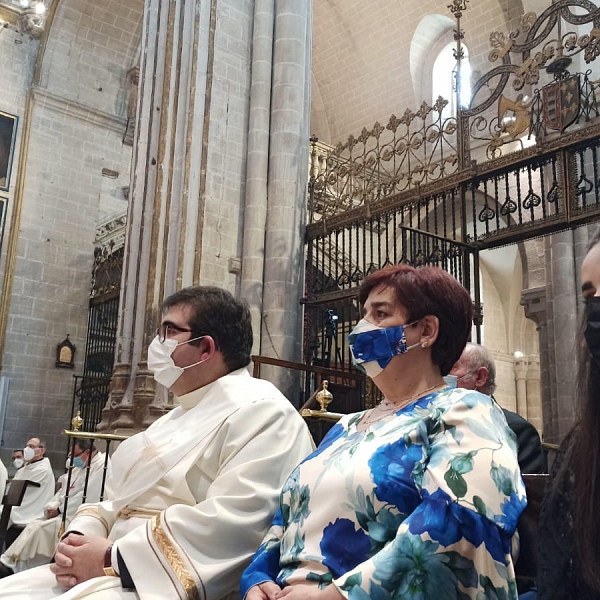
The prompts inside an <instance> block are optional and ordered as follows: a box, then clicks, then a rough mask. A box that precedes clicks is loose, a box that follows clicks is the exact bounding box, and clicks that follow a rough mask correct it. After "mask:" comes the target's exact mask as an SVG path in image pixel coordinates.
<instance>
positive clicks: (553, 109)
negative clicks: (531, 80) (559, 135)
mask: <svg viewBox="0 0 600 600" xmlns="http://www.w3.org/2000/svg"><path fill="white" fill-rule="evenodd" d="M579 95H580V85H579V74H575V75H569V77H565V78H564V79H558V80H556V81H553V82H552V83H549V84H548V85H546V86H544V87H543V88H542V98H543V103H544V121H545V124H546V127H547V128H548V129H556V130H558V131H560V132H563V131H564V130H565V129H566V128H567V127H568V126H569V125H571V124H572V123H573V122H574V121H575V119H577V116H578V115H579Z"/></svg>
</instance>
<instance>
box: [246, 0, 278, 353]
mask: <svg viewBox="0 0 600 600" xmlns="http://www.w3.org/2000/svg"><path fill="white" fill-rule="evenodd" d="M274 21H275V0H255V4H254V32H253V36H252V85H251V88H250V115H249V122H248V163H247V167H246V206H245V211H244V245H243V255H242V281H241V290H240V291H241V295H242V297H243V298H245V299H246V300H247V301H248V304H249V306H250V312H251V314H252V329H253V332H254V348H253V351H254V353H260V348H261V344H260V334H261V320H262V306H263V273H264V268H265V228H266V223H267V185H268V174H269V133H270V126H271V73H272V69H273V29H274Z"/></svg>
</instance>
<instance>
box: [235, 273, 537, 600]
mask: <svg viewBox="0 0 600 600" xmlns="http://www.w3.org/2000/svg"><path fill="white" fill-rule="evenodd" d="M359 300H360V304H361V306H362V307H363V313H364V318H363V319H362V320H361V321H359V323H358V324H357V326H356V328H355V329H354V331H353V332H352V333H351V335H350V338H349V343H350V346H351V350H352V355H353V359H354V362H355V364H356V366H357V367H358V368H359V369H362V370H364V371H365V372H366V374H367V375H368V376H369V377H371V378H372V379H373V382H374V383H375V385H376V386H377V387H378V388H379V390H380V391H381V392H382V394H383V396H384V399H383V401H382V402H381V403H380V404H379V405H378V406H376V407H375V408H372V409H370V410H367V411H364V412H360V413H357V414H353V415H346V416H344V417H343V418H342V420H341V421H340V422H339V423H338V424H336V425H335V426H334V427H333V428H332V429H331V430H330V432H329V433H328V435H327V436H326V437H325V439H324V440H323V442H322V443H321V445H320V446H319V448H317V450H316V451H315V452H313V454H311V455H310V456H309V457H308V458H307V459H306V460H305V461H304V462H303V463H302V464H300V465H299V466H298V467H297V468H296V469H295V470H294V472H293V473H292V474H291V475H290V477H289V478H288V481H287V482H286V484H285V486H284V488H283V490H282V493H281V498H280V509H279V511H278V513H277V514H276V516H275V519H274V522H273V526H272V528H271V530H270V531H269V533H268V535H267V537H266V539H265V540H264V542H263V544H262V545H261V547H260V548H259V549H258V551H257V553H256V554H255V556H254V558H253V560H252V562H251V564H250V566H249V567H248V568H247V569H246V571H245V573H244V575H243V577H242V584H241V591H242V594H245V598H246V599H247V600H275V599H278V598H284V597H285V598H287V599H288V600H295V599H298V600H311V599H313V598H314V599H317V598H319V599H322V600H329V599H331V600H337V599H339V598H350V599H352V600H354V599H357V600H361V599H368V598H372V599H375V600H379V599H381V600H383V599H388V598H389V599H391V598H407V599H412V598H414V599H415V600H416V599H419V600H427V599H430V600H433V599H435V600H438V599H442V600H446V599H456V600H466V599H467V598H476V597H477V598H496V597H497V598H507V599H514V598H516V597H517V592H516V585H515V576H514V569H513V564H512V560H511V555H510V549H511V537H512V535H513V534H514V531H515V528H516V525H517V520H518V518H519V515H520V514H521V512H522V510H523V509H524V507H525V504H526V501H525V491H524V487H523V483H522V480H521V476H520V472H519V467H518V463H517V451H516V442H515V440H514V437H513V436H512V434H511V433H510V430H509V429H508V427H507V425H506V421H505V419H504V416H503V413H502V410H501V409H500V408H499V407H498V405H497V404H496V403H495V402H494V401H493V400H492V399H491V398H490V397H489V396H485V395H483V394H480V393H478V392H474V391H469V390H463V389H455V388H452V387H450V386H448V385H447V384H446V383H445V381H444V379H443V376H444V375H446V374H447V373H448V372H449V371H450V369H451V368H452V366H453V365H454V363H455V362H456V361H457V360H458V358H459V357H460V355H461V352H462V350H463V348H464V346H465V343H466V341H467V338H468V336H469V333H470V330H471V298H470V296H469V294H468V292H467V291H466V290H465V288H464V287H462V286H461V285H460V284H459V283H458V282H457V281H456V280H455V279H454V278H453V277H452V276H451V275H449V274H448V273H446V272H445V271H443V270H441V269H438V268H434V267H423V268H419V269H415V268H413V267H409V266H406V265H399V266H391V267H387V268H385V269H382V270H380V271H377V272H375V273H373V274H371V275H369V276H368V277H367V278H366V279H365V280H364V281H363V283H362V285H361V287H360V291H359Z"/></svg>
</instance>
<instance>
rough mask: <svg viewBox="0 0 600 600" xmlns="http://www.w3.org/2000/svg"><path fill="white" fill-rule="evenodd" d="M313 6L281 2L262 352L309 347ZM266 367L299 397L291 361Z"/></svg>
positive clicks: (282, 353)
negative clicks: (305, 337)
mask: <svg viewBox="0 0 600 600" xmlns="http://www.w3.org/2000/svg"><path fill="white" fill-rule="evenodd" d="M311 6H312V3H311V2H298V1H297V0H280V1H279V2H276V13H275V36H274V46H273V90H272V96H271V98H272V100H271V126H270V147H269V177H268V185H267V192H268V213H267V223H266V225H267V229H266V238H265V255H266V257H265V265H264V295H263V321H262V343H261V353H262V354H263V355H265V356H270V357H274V358H281V359H285V360H296V361H297V360H299V359H300V356H301V347H302V339H301V323H302V321H301V316H302V311H301V310H300V305H299V301H300V298H301V296H302V291H303V284H304V263H303V240H304V228H305V223H306V217H305V212H306V210H305V207H306V187H307V178H308V144H307V141H308V135H309V129H308V123H309V116H310V114H309V113H310V98H309V89H310V49H311V41H310V40H311V19H312V8H311ZM290 174H293V175H294V176H293V177H290ZM263 368H264V367H263ZM261 375H262V376H264V377H266V378H267V379H270V380H271V381H273V382H274V383H275V384H276V385H277V386H278V387H279V388H280V389H281V390H282V391H283V392H284V393H285V394H286V395H287V396H288V397H289V398H290V400H292V401H293V402H295V401H296V400H297V394H298V389H299V388H298V386H297V384H295V381H294V376H293V374H292V373H291V372H290V371H289V370H288V369H277V368H273V369H266V368H265V369H264V372H263V371H262V370H261Z"/></svg>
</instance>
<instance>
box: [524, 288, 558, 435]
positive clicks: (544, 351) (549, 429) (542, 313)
mask: <svg viewBox="0 0 600 600" xmlns="http://www.w3.org/2000/svg"><path fill="white" fill-rule="evenodd" d="M521 304H522V306H523V308H524V310H525V316H526V317H527V318H528V319H531V320H532V321H533V322H534V323H535V324H536V329H537V331H538V336H539V340H538V341H539V349H540V363H539V381H540V383H538V387H539V386H540V384H541V389H539V392H538V394H539V396H540V401H541V409H542V415H541V424H542V429H543V431H544V434H545V435H549V436H550V437H552V434H553V423H554V422H553V419H552V414H553V403H552V386H551V383H550V379H551V377H550V372H551V371H552V370H553V367H554V365H553V364H552V363H551V360H550V350H549V347H548V318H547V306H546V287H536V288H531V289H528V290H523V292H522V293H521ZM547 441H550V440H547Z"/></svg>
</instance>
